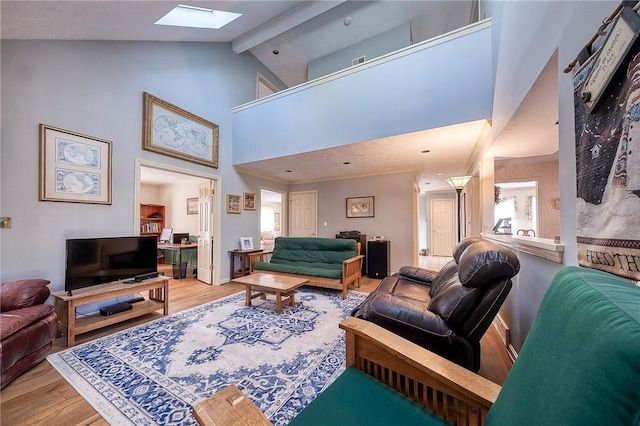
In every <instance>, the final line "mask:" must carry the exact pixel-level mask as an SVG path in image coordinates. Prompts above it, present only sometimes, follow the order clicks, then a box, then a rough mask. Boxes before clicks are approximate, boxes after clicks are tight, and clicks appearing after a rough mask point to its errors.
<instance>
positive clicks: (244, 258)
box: [229, 249, 262, 279]
mask: <svg viewBox="0 0 640 426" xmlns="http://www.w3.org/2000/svg"><path fill="white" fill-rule="evenodd" d="M261 252H262V249H254V250H229V255H230V256H231V259H230V262H229V264H230V265H231V272H230V275H229V277H230V279H234V278H239V277H244V276H245V275H248V274H249V255H250V254H251V253H261ZM236 258H238V259H239V260H240V269H236Z"/></svg>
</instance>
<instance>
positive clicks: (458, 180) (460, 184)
mask: <svg viewBox="0 0 640 426" xmlns="http://www.w3.org/2000/svg"><path fill="white" fill-rule="evenodd" d="M470 179H471V176H454V177H450V178H449V179H447V183H448V184H449V185H451V186H452V187H453V188H455V189H456V190H458V189H462V188H464V186H465V185H466V184H467V182H469V180H470Z"/></svg>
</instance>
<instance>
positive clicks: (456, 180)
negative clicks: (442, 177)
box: [447, 176, 471, 242]
mask: <svg viewBox="0 0 640 426" xmlns="http://www.w3.org/2000/svg"><path fill="white" fill-rule="evenodd" d="M469 180H471V176H454V177H450V178H449V179H447V183H448V184H449V185H451V186H452V187H453V188H454V189H455V190H456V193H457V194H458V220H457V222H458V242H459V241H460V193H461V192H462V188H464V186H465V185H466V184H467V182H469Z"/></svg>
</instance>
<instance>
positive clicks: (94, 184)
mask: <svg viewBox="0 0 640 426" xmlns="http://www.w3.org/2000/svg"><path fill="white" fill-rule="evenodd" d="M39 173H40V180H39V200H40V201H63V202H69V203H87V204H111V142H110V141H106V140H103V139H98V138H94V137H92V136H86V135H82V134H80V133H75V132H71V131H68V130H63V129H58V128H55V127H51V126H47V125H45V124H40V167H39Z"/></svg>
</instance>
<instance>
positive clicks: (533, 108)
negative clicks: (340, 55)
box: [0, 0, 558, 191]
mask: <svg viewBox="0 0 640 426" xmlns="http://www.w3.org/2000/svg"><path fill="white" fill-rule="evenodd" d="M180 3H184V4H189V5H192V6H200V7H207V8H213V9H220V10H226V11H231V12H239V13H242V14H243V16H242V17H240V18H238V19H237V20H235V21H233V22H232V23H231V24H229V25H228V26H226V27H224V28H222V29H220V30H206V29H196V28H178V27H167V26H157V25H154V22H156V21H157V20H158V19H159V18H160V17H162V16H163V15H164V14H166V13H167V12H168V11H169V10H170V9H172V8H173V7H174V6H176V5H178V4H180ZM471 5H472V2H471V1H462V0H459V1H435V0H434V1H425V0H416V1H375V2H371V1H270V0H262V1H247V0H233V1H188V0H182V1H169V0H146V1H100V0H89V1H54V0H44V1H28V0H20V1H5V0H2V1H0V37H1V38H2V39H44V40H48V39H55V40H134V41H135V40H140V41H142V40H144V41H183V42H228V43H231V46H232V48H233V49H234V51H236V53H239V54H240V53H242V52H245V51H249V52H250V53H251V54H253V55H254V56H255V57H256V58H258V59H259V60H260V61H261V62H262V63H264V64H265V66H267V67H268V68H269V69H270V70H271V71H272V72H273V73H274V74H275V75H276V76H277V77H278V78H280V80H282V81H283V82H284V83H285V84H287V85H288V86H293V85H296V84H299V83H302V82H305V81H306V75H307V72H306V69H307V63H308V62H309V61H311V60H313V59H317V58H320V57H323V56H325V55H327V54H329V53H332V52H335V51H337V50H340V49H342V48H345V47H348V46H350V45H352V44H354V43H358V42H360V41H362V40H366V39H368V38H371V37H373V36H375V35H378V34H381V33H383V32H385V31H387V30H389V29H392V28H395V27H397V26H399V25H402V24H405V23H407V22H411V36H412V39H413V41H414V42H419V41H422V40H425V39H427V38H430V37H433V36H436V35H439V34H442V33H444V32H447V31H450V30H453V29H455V28H458V27H460V26H462V25H464V24H466V23H468V22H469V17H470V15H471ZM347 17H349V18H351V24H350V25H348V26H347V25H345V23H344V22H345V18H347ZM274 50H278V52H279V54H278V55H275V54H274V53H273V51H274ZM556 70H557V67H556V69H554V70H552V71H549V72H548V73H547V74H545V75H546V77H545V79H544V84H542V83H540V84H537V85H538V87H537V88H536V90H534V91H532V92H531V93H530V94H529V95H528V96H527V99H526V100H525V102H523V104H522V106H521V108H520V109H519V110H518V111H517V112H516V114H515V115H514V119H512V121H511V122H510V123H509V125H508V126H507V127H506V128H505V131H504V132H502V133H503V134H501V135H500V138H499V140H498V141H497V142H496V144H495V146H494V152H493V154H494V155H495V156H497V157H523V156H535V155H547V154H550V153H553V152H556V151H557V146H558V143H557V128H556V126H554V125H553V123H555V121H557V105H556V103H557V102H556V99H557V97H556V96H557V81H556V80H557V77H556V72H557V71H556ZM551 116H553V117H552V118H550V117H551ZM550 121H551V122H550ZM484 123H485V122H484V121H481V122H475V123H467V124H463V125H460V126H452V127H448V128H446V129H435V130H429V131H424V132H417V133H413V134H410V135H398V136H395V137H392V138H385V139H383V140H376V141H369V142H363V143H359V144H355V145H349V146H344V147H339V148H333V149H330V150H323V151H316V152H312V153H306V154H300V155H294V156H288V157H283V158H280V159H274V160H266V161H262V162H259V163H251V164H245V165H242V169H243V170H245V171H247V172H251V173H254V174H257V175H261V176H265V177H269V178H272V179H278V180H282V181H284V182H294V183H295V182H309V181H317V180H326V179H338V178H344V177H352V176H364V175H371V174H379V173H391V172H396V171H405V170H411V171H413V172H414V173H415V174H416V176H417V178H418V180H419V182H420V189H421V190H422V191H432V190H438V189H447V188H448V185H447V184H446V178H447V177H448V176H452V175H460V174H464V173H465V170H466V168H467V167H468V164H467V163H468V161H469V158H470V156H471V153H472V152H473V150H474V148H475V144H476V142H477V140H478V138H479V136H480V133H481V132H482V130H483V128H484V127H483V126H485V124H484ZM540 135H544V136H545V138H546V139H545V141H544V142H543V143H541V140H540V139H541V138H540ZM549 135H550V137H551V139H550V140H549ZM532 138H534V139H532ZM425 149H429V150H431V152H430V153H428V154H421V153H420V152H421V151H422V150H425ZM345 161H349V162H350V163H351V164H349V165H345V164H343V163H344V162H345ZM292 164H295V165H296V167H295V170H296V171H295V172H292V173H287V172H286V170H293V169H294V167H293V166H292ZM301 166H303V167H301ZM160 174H162V173H160ZM439 174H440V175H439ZM149 179H151V178H149ZM153 179H155V180H156V181H158V180H161V178H160V177H158V176H156V177H155V178H153ZM175 179H177V177H176V176H169V180H170V181H173V180H175ZM426 182H429V183H428V184H427V183H426ZM165 183H166V182H165Z"/></svg>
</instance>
